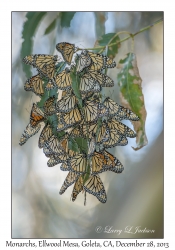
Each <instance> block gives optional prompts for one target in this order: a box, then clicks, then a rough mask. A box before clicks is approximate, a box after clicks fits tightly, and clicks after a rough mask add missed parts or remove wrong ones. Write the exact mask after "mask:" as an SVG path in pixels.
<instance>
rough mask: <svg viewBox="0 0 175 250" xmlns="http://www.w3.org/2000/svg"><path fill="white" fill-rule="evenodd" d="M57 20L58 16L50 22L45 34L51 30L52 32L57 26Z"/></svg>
mask: <svg viewBox="0 0 175 250" xmlns="http://www.w3.org/2000/svg"><path fill="white" fill-rule="evenodd" d="M56 21H57V18H55V19H54V20H53V22H51V24H49V26H48V27H47V28H46V30H45V32H44V35H47V34H49V33H50V32H52V30H54V28H55V26H56Z"/></svg>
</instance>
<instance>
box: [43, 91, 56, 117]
mask: <svg viewBox="0 0 175 250" xmlns="http://www.w3.org/2000/svg"><path fill="white" fill-rule="evenodd" d="M55 99H56V98H55V96H51V97H49V98H48V99H47V100H46V101H45V103H44V106H43V108H44V112H45V113H46V115H53V114H55V113H56V112H57V111H56V108H55Z"/></svg>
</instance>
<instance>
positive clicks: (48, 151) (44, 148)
mask: <svg viewBox="0 0 175 250" xmlns="http://www.w3.org/2000/svg"><path fill="white" fill-rule="evenodd" d="M43 153H44V154H45V156H46V157H48V158H50V157H52V156H53V155H54V154H53V152H52V151H51V149H50V148H48V147H47V146H45V145H44V146H43Z"/></svg>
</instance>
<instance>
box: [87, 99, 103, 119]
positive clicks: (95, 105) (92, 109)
mask: <svg viewBox="0 0 175 250" xmlns="http://www.w3.org/2000/svg"><path fill="white" fill-rule="evenodd" d="M83 113H84V120H85V122H87V123H89V122H93V121H95V120H97V119H98V118H99V117H101V116H105V115H106V114H107V109H106V108H105V107H104V106H103V105H101V104H100V103H99V102H98V101H94V100H92V101H86V102H85V106H84V107H83Z"/></svg>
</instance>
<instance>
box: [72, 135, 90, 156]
mask: <svg viewBox="0 0 175 250" xmlns="http://www.w3.org/2000/svg"><path fill="white" fill-rule="evenodd" d="M74 139H75V141H76V143H77V145H78V147H79V149H80V152H81V153H82V152H85V153H86V154H87V152H88V140H87V139H84V138H82V137H75V138H74Z"/></svg>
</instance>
